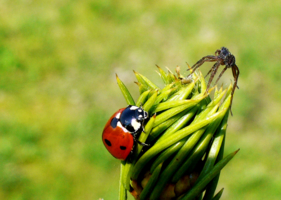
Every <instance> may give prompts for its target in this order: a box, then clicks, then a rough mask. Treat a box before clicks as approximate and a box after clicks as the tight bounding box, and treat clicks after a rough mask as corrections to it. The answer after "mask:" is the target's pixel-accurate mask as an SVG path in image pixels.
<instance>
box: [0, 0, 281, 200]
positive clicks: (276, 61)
mask: <svg viewBox="0 0 281 200" xmlns="http://www.w3.org/2000/svg"><path fill="white" fill-rule="evenodd" d="M280 36H281V2H280V1H274V0H269V1H264V0H257V1H253V0H247V1H242V0H237V1H234V0H232V1H229V0H225V1H207V0H203V1H171V0H170V1H169V0H166V1H165V0H164V1H133V2H132V1H129V0H123V1H120V0H116V1H110V0H99V1H97V0H80V1H74V0H60V1H54V0H48V1H47V0H36V1H32V0H12V1H7V0H0V199H12V200H25V199H28V200H29V199H40V200H44V199H48V200H49V199H51V200H59V199H98V198H104V199H105V200H114V199H117V194H118V179H119V161H118V160H116V159H114V158H113V157H112V156H111V155H110V154H109V153H108V152H107V151H106V149H105V148H104V147H103V144H102V142H101V133H102V130H103V126H104V124H105V123H106V121H107V120H108V118H109V117H110V116H111V115H112V114H113V112H115V111H116V110H117V109H119V108H120V107H125V106H126V102H125V101H124V99H123V97H122V95H121V93H120V91H119V89H118V86H117V84H116V80H115V73H118V75H119V77H120V78H121V80H123V81H124V82H125V83H126V85H127V86H128V88H129V90H130V91H131V92H132V93H133V95H134V98H135V99H137V98H138V88H137V86H136V85H135V84H134V83H133V82H134V81H135V78H134V75H133V73H132V70H133V69H134V70H136V71H138V72H140V73H142V74H143V75H145V76H147V77H148V78H150V79H152V80H154V82H155V83H156V84H158V85H159V86H163V85H162V83H161V80H160V78H159V77H158V75H157V74H156V73H154V71H155V69H156V67H155V64H158V65H159V66H161V67H165V66H168V67H169V68H171V69H172V70H174V68H175V67H176V66H177V65H180V66H181V67H182V70H185V69H186V68H187V67H186V64H185V62H188V63H189V64H190V65H193V64H194V63H195V62H196V61H197V60H199V59H200V58H201V57H203V56H205V55H210V54H213V53H214V52H215V50H216V49H219V48H220V47H222V46H226V47H228V48H229V49H230V51H231V52H232V53H233V54H234V55H235V56H236V60H237V61H236V62H237V65H238V66H239V69H240V73H241V75H240V78H239V82H238V85H239V87H240V89H239V90H236V92H235V98H234V104H233V113H234V116H233V117H230V119H229V126H228V135H227V142H226V145H227V146H226V153H230V152H232V151H234V150H236V149H237V148H241V150H240V152H239V154H237V156H236V157H235V159H234V160H233V161H231V163H230V164H229V165H228V166H227V167H226V168H225V169H224V170H223V172H222V174H221V175H222V176H221V179H220V184H219V189H220V188H221V187H224V188H225V191H224V194H223V198H222V199H229V200H232V199H233V200H234V199H255V200H256V199H271V200H272V199H280V198H281V193H280V188H281V172H280V165H281V159H280V157H281V146H280V143H281V137H280V132H281V123H280V116H281V115H280V113H281V104H280V100H281V89H280V86H281V72H280V52H281V39H280ZM210 67H211V64H205V65H204V66H203V67H202V68H201V69H202V70H203V73H206V72H207V71H208V69H209V68H210ZM231 79H232V75H231V72H230V70H229V71H228V72H227V73H226V74H225V75H224V76H223V78H222V79H221V81H220V82H221V83H224V84H229V83H230V81H231ZM130 199H131V198H130Z"/></svg>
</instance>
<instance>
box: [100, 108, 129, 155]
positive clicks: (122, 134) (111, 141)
mask: <svg viewBox="0 0 281 200" xmlns="http://www.w3.org/2000/svg"><path fill="white" fill-rule="evenodd" d="M124 109H125V108H122V109H120V110H118V111H117V112H116V113H114V114H113V115H112V117H111V118H110V119H109V120H108V122H107V123H106V125H105V128H104V130H103V134H102V141H103V143H104V145H105V147H106V149H107V150H108V151H109V152H110V153H111V154H112V155H113V156H114V157H115V158H117V159H120V160H125V159H126V158H127V157H128V155H129V154H130V153H131V150H132V148H133V145H134V138H133V135H132V134H130V133H129V132H127V131H124V128H121V127H120V126H118V125H117V121H115V120H116V117H117V118H118V115H119V116H120V114H121V113H122V112H123V110H124ZM119 123H120V122H119Z"/></svg>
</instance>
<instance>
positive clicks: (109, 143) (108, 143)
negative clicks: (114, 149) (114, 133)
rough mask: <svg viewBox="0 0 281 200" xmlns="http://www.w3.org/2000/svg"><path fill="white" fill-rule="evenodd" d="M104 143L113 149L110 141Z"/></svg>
mask: <svg viewBox="0 0 281 200" xmlns="http://www.w3.org/2000/svg"><path fill="white" fill-rule="evenodd" d="M104 142H105V143H106V144H107V145H108V146H110V147H111V142H110V141H109V140H107V139H105V140H104Z"/></svg>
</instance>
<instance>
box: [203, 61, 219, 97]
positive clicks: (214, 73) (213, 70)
mask: <svg viewBox="0 0 281 200" xmlns="http://www.w3.org/2000/svg"><path fill="white" fill-rule="evenodd" d="M219 66H220V62H216V63H215V64H214V66H213V67H212V68H211V70H212V73H211V76H210V79H209V81H208V85H207V89H206V92H207V91H208V90H209V88H210V85H211V82H212V80H213V78H214V76H215V75H216V73H217V71H218V68H219Z"/></svg>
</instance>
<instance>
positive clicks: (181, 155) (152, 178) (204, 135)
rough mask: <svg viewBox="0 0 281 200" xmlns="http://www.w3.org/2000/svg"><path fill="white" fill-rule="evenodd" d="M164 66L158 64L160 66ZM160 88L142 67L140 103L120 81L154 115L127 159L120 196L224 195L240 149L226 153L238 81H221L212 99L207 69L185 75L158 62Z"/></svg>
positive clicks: (184, 199) (152, 199) (142, 198)
mask: <svg viewBox="0 0 281 200" xmlns="http://www.w3.org/2000/svg"><path fill="white" fill-rule="evenodd" d="M157 67H158V66H157ZM158 70H159V75H160V77H161V78H162V80H163V82H164V84H165V86H164V87H163V88H162V89H160V88H159V87H158V86H156V85H155V84H154V83H153V82H152V81H150V80H149V79H147V78H146V77H145V76H143V75H141V74H140V73H137V72H134V73H135V76H136V78H137V80H138V82H137V85H138V86H139V91H140V97H139V99H138V100H137V102H136V103H135V101H134V100H133V98H132V96H131V94H130V93H129V91H128V89H127V88H126V86H125V85H124V84H123V82H122V81H121V80H120V79H119V78H118V76H116V77H117V83H118V85H119V87H120V89H121V91H122V93H123V95H124V97H125V99H126V101H127V103H128V104H130V105H137V106H140V105H143V108H144V109H145V110H146V111H147V112H148V113H149V115H150V120H149V121H148V123H147V124H146V126H145V131H144V132H142V133H141V135H140V136H139V138H138V140H139V141H140V142H143V143H148V144H150V147H149V148H147V147H143V146H142V145H140V144H137V145H136V146H135V149H134V153H133V155H132V156H131V159H129V160H128V161H122V162H121V175H120V189H119V199H120V200H125V199H127V196H126V195H127V191H129V192H130V193H131V194H132V195H133V196H134V197H135V199H140V200H145V199H150V200H157V199H167V200H168V199H182V200H187V199H204V200H208V199H213V198H214V199H219V198H220V196H221V195H222V191H223V190H221V191H220V192H219V193H218V194H217V195H215V190H216V186H217V183H218V179H219V174H220V171H221V169H222V168H223V167H224V166H225V165H226V164H227V163H228V162H229V161H230V160H231V159H232V158H233V157H234V155H235V154H236V153H237V152H238V150H236V151H234V152H233V153H231V154H229V155H228V156H226V157H224V158H223V152H224V141H225V132H226V127H227V120H228V115H229V106H230V99H231V90H232V85H230V86H229V87H228V88H227V89H224V90H223V89H222V88H220V89H219V90H218V89H217V87H214V88H211V89H210V90H209V92H211V91H212V90H213V89H215V92H214V97H213V98H212V99H211V97H210V95H209V93H206V83H205V80H204V77H203V76H202V74H201V72H199V73H193V74H192V77H190V78H184V77H183V76H182V75H181V74H180V69H179V67H177V68H176V74H174V73H172V72H171V71H170V70H168V73H166V72H165V71H164V70H163V69H161V68H160V67H158Z"/></svg>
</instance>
